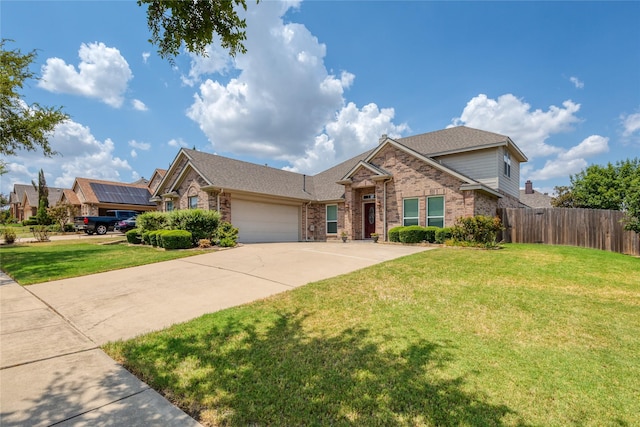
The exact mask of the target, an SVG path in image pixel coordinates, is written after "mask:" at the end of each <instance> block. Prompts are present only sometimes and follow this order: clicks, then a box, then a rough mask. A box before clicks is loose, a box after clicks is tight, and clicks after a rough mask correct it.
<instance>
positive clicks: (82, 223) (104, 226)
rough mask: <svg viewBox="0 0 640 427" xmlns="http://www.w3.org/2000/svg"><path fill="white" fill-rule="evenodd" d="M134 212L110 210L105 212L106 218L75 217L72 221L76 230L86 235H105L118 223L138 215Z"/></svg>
mask: <svg viewBox="0 0 640 427" xmlns="http://www.w3.org/2000/svg"><path fill="white" fill-rule="evenodd" d="M138 213H139V212H136V211H125V210H111V211H107V216H77V217H75V218H74V219H73V224H74V226H75V228H76V230H81V231H84V232H85V233H87V234H93V233H96V234H107V231H109V230H113V227H114V226H115V225H116V223H117V222H118V221H122V220H123V219H129V218H131V217H134V216H136V215H138Z"/></svg>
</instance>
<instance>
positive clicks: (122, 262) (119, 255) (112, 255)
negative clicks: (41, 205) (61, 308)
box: [0, 236, 205, 285]
mask: <svg viewBox="0 0 640 427" xmlns="http://www.w3.org/2000/svg"><path fill="white" fill-rule="evenodd" d="M113 242H116V244H105V243H113ZM118 242H121V243H118ZM203 252H205V251H200V250H189V251H164V250H159V249H156V248H153V247H149V246H140V245H138V246H129V245H128V244H126V242H124V243H123V237H122V236H120V237H117V238H113V237H106V238H92V239H90V240H82V241H78V240H59V241H52V242H47V243H30V244H15V245H7V246H0V262H1V265H2V271H4V272H5V273H7V274H8V275H9V276H11V277H12V278H13V279H14V280H15V281H16V282H18V283H19V284H21V285H31V284H34V283H42V282H48V281H51V280H58V279H65V278H69V277H77V276H84V275H87V274H94V273H101V272H103V271H110V270H117V269H120V268H126V267H134V266H137V265H144V264H151V263H155V262H160V261H167V260H171V259H177V258H184V257H188V256H193V255H197V254H200V253H203Z"/></svg>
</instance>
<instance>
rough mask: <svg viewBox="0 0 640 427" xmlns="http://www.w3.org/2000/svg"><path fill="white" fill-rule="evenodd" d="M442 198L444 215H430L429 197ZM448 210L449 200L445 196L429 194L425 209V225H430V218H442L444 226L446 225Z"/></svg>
mask: <svg viewBox="0 0 640 427" xmlns="http://www.w3.org/2000/svg"><path fill="white" fill-rule="evenodd" d="M437 197H439V198H442V216H440V215H438V216H435V215H433V216H429V199H435V198H437ZM446 212H447V201H446V200H445V198H444V196H429V197H427V206H426V209H425V215H426V220H425V225H426V226H427V227H428V226H429V218H442V227H446V226H447V224H446V221H445V216H446Z"/></svg>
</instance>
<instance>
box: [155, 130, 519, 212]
mask: <svg viewBox="0 0 640 427" xmlns="http://www.w3.org/2000/svg"><path fill="white" fill-rule="evenodd" d="M396 142H398V143H400V144H402V145H404V146H406V147H408V148H410V149H412V150H414V151H416V152H418V153H420V154H422V155H423V156H425V157H435V156H437V155H444V154H447V153H455V152H464V151H470V150H477V149H482V148H485V147H494V146H500V145H508V146H511V147H513V149H514V150H515V151H516V152H517V153H519V154H521V155H522V157H523V159H521V160H526V157H525V156H524V154H523V153H522V152H521V151H520V150H519V149H518V148H517V147H516V146H515V144H513V142H512V141H511V140H510V139H509V138H508V137H507V136H505V135H500V134H497V133H493V132H487V131H483V130H478V129H472V128H468V127H465V126H458V127H454V128H449V129H443V130H439V131H435V132H429V133H424V134H421V135H414V136H409V137H406V138H399V139H397V140H396ZM374 150H375V148H373V149H371V150H369V151H366V152H364V153H361V154H359V155H357V156H355V157H352V158H351V159H348V160H345V161H344V162H342V163H340V164H338V165H336V166H333V167H332V168H329V169H327V170H325V171H323V172H320V173H318V174H317V175H314V176H306V175H302V174H299V173H295V172H289V171H285V170H282V169H275V168H272V167H268V166H262V165H257V164H254V163H248V162H244V161H241V160H235V159H230V158H227V157H222V156H217V155H214V154H210V153H205V152H202V151H196V150H190V149H186V148H183V149H182V150H181V153H184V154H185V155H186V156H187V157H188V158H189V159H190V160H191V164H192V165H193V167H194V168H195V169H196V170H197V171H198V172H199V173H200V174H201V175H202V177H203V178H204V179H205V180H207V181H208V184H209V185H211V186H214V187H219V188H223V189H228V190H239V191H246V192H251V193H256V194H270V195H274V196H281V197H290V198H294V199H302V200H318V201H323V200H337V199H340V198H342V197H344V186H342V185H340V184H337V183H336V182H337V181H339V180H340V179H342V178H343V177H344V176H345V175H346V174H347V173H348V172H349V171H350V170H351V169H352V168H353V167H354V166H355V165H356V164H358V162H360V161H361V160H364V159H366V158H367V156H369V154H371V153H372V152H373V151H374ZM178 156H179V154H178ZM176 159H177V157H176ZM165 178H166V176H165ZM169 184H171V185H176V183H169ZM165 190H166V188H165ZM305 190H306V191H305ZM158 191H160V187H158Z"/></svg>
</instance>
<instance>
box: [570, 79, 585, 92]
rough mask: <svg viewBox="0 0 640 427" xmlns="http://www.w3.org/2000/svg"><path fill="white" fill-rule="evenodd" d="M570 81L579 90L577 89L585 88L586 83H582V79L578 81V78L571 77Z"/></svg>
mask: <svg viewBox="0 0 640 427" xmlns="http://www.w3.org/2000/svg"><path fill="white" fill-rule="evenodd" d="M569 81H570V82H571V83H573V85H574V86H575V87H576V88H577V89H583V88H584V82H583V81H580V79H578V78H577V77H573V76H571V77H569Z"/></svg>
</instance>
